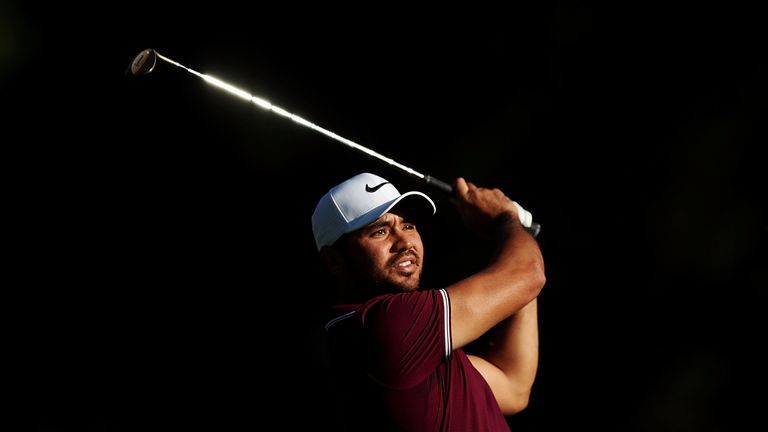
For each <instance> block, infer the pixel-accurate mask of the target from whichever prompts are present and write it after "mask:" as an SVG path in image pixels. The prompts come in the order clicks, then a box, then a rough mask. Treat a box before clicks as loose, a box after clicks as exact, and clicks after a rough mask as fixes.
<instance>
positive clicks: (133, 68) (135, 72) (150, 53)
mask: <svg viewBox="0 0 768 432" xmlns="http://www.w3.org/2000/svg"><path fill="white" fill-rule="evenodd" d="M157 59H160V60H163V61H165V62H167V63H170V64H172V65H174V66H176V67H179V68H181V69H184V70H185V71H187V72H189V73H190V74H192V75H195V76H196V77H198V78H201V79H203V80H204V81H206V82H207V83H209V84H211V85H213V86H215V87H218V88H220V89H222V90H224V91H227V92H229V93H231V94H233V95H235V96H238V97H240V98H242V99H245V100H246V101H250V102H252V103H254V104H256V105H258V106H260V107H261V108H264V109H266V110H270V111H272V112H274V113H276V114H279V115H281V116H283V117H287V118H289V119H291V120H293V121H294V122H296V123H298V124H300V125H301V126H304V127H307V128H310V129H312V130H315V131H317V132H320V133H321V134H323V135H325V136H327V137H329V138H332V139H334V140H336V141H338V142H340V143H342V144H344V145H346V146H348V147H350V148H352V149H354V150H357V151H360V152H362V153H364V154H367V155H368V156H371V157H373V158H376V159H378V160H379V161H381V162H384V163H386V164H388V165H390V166H393V167H395V168H397V169H400V170H401V171H404V172H405V173H407V174H409V175H411V176H413V177H416V178H419V179H421V180H424V182H426V183H427V184H428V185H430V186H433V187H435V188H437V189H440V190H442V191H443V192H446V193H448V194H451V195H453V192H454V190H453V186H452V185H450V184H449V183H446V182H444V181H442V180H439V179H436V178H435V177H432V176H430V175H427V174H422V173H420V172H418V171H416V170H414V169H412V168H409V167H407V166H405V165H403V164H401V163H398V162H397V161H395V160H393V159H391V158H388V157H386V156H384V155H382V154H380V153H378V152H376V151H374V150H371V149H369V148H367V147H365V146H362V145H360V144H358V143H356V142H354V141H352V140H349V139H347V138H344V137H342V136H340V135H338V134H336V133H334V132H331V131H329V130H327V129H325V128H323V127H320V126H318V125H316V124H314V123H312V122H310V121H308V120H306V119H304V118H302V117H299V116H297V115H295V114H292V113H290V112H288V111H286V110H284V109H283V108H280V107H278V106H276V105H273V104H272V103H270V102H269V101H267V100H265V99H262V98H260V97H258V96H254V95H252V94H250V93H248V92H246V91H244V90H241V89H239V88H237V87H235V86H233V85H231V84H227V83H225V82H223V81H221V80H219V79H217V78H214V77H212V76H209V75H206V74H203V73H200V72H197V71H195V70H193V69H190V68H188V67H186V66H184V65H182V64H181V63H178V62H176V61H173V60H171V59H169V58H168V57H165V56H163V55H161V54H160V53H158V52H157V51H155V50H154V49H151V48H148V49H145V50H143V51H141V52H140V53H139V54H138V55H137V56H136V57H135V58H134V59H133V61H131V63H130V64H129V65H128V68H127V69H126V71H125V73H126V75H129V76H131V75H132V76H141V75H146V74H148V73H150V72H152V71H153V70H154V69H155V66H156V64H157ZM515 205H516V206H517V210H518V216H519V217H520V222H521V223H522V224H523V226H524V227H525V228H526V229H527V230H528V231H529V232H530V233H531V234H532V235H533V236H534V237H535V236H538V234H539V231H541V225H539V224H538V223H536V222H534V221H533V216H532V215H531V213H530V212H529V211H527V210H525V209H524V208H523V207H522V206H520V204H518V203H517V202H515Z"/></svg>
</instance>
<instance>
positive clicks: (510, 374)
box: [447, 179, 545, 414]
mask: <svg viewBox="0 0 768 432" xmlns="http://www.w3.org/2000/svg"><path fill="white" fill-rule="evenodd" d="M456 198H457V200H456V202H457V208H458V210H459V213H460V214H461V215H462V218H463V219H464V222H465V224H466V225H467V227H468V228H469V229H470V230H472V231H474V232H475V233H477V234H479V235H481V236H484V237H486V238H491V239H492V240H494V241H495V242H496V245H497V250H496V253H495V254H494V255H493V258H492V260H491V262H490V263H489V264H488V265H487V266H486V267H485V268H484V269H482V270H481V271H479V272H478V273H476V274H474V275H472V276H470V277H468V278H466V279H463V280H461V281H459V282H457V283H455V284H453V285H451V286H449V287H448V288H447V292H448V294H449V296H450V301H451V333H452V335H451V336H452V341H453V348H454V349H456V348H460V347H463V346H465V345H467V344H468V343H470V342H472V341H474V340H476V339H477V338H479V337H480V336H482V335H483V334H485V333H486V332H487V331H488V330H490V329H491V328H493V327H494V326H497V325H499V330H500V334H499V335H497V339H496V340H495V343H496V346H495V347H494V349H492V350H490V351H488V353H487V354H485V355H483V356H482V358H481V357H470V360H471V361H472V364H473V365H474V366H475V368H476V369H477V370H478V371H479V372H480V373H481V374H482V375H483V377H484V378H485V379H486V381H487V382H488V383H489V385H490V386H491V389H492V390H493V393H494V396H495V397H496V400H497V401H498V402H499V406H500V407H501V409H502V411H503V412H504V413H505V414H512V413H514V412H517V411H520V410H521V409H522V408H525V406H526V405H527V402H528V394H529V392H530V388H531V385H532V384H533V379H534V377H535V374H536V368H537V364H538V322H537V312H536V297H537V296H538V295H539V292H540V291H541V289H542V287H543V286H544V283H545V276H544V260H543V258H542V256H541V251H540V250H539V246H538V243H537V242H536V240H535V239H534V238H533V237H532V236H531V235H530V234H529V233H528V232H527V231H526V230H525V229H524V228H523V226H522V225H521V224H520V221H519V219H518V216H517V208H516V206H515V205H514V203H513V202H512V201H511V200H510V199H509V198H508V197H507V196H506V195H504V193H503V192H501V191H500V190H498V189H485V188H478V187H476V186H474V185H473V184H471V183H467V182H465V181H464V180H463V179H458V180H457V181H456ZM502 322H503V323H502ZM499 323H502V324H499Z"/></svg>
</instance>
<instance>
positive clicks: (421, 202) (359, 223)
mask: <svg viewBox="0 0 768 432" xmlns="http://www.w3.org/2000/svg"><path fill="white" fill-rule="evenodd" d="M406 198H408V199H407V200H406V201H403V200H405V199H406ZM417 198H423V199H417ZM406 203H407V204H406ZM398 205H400V206H406V205H407V209H408V212H409V216H411V217H414V218H417V219H422V218H426V217H428V216H433V215H434V214H435V213H436V212H437V207H436V206H435V203H434V202H433V201H432V198H430V197H428V196H427V195H426V194H424V193H422V192H418V191H410V192H406V193H404V194H402V195H400V196H399V197H397V198H395V199H393V200H392V201H388V202H386V203H384V204H382V205H380V206H378V207H376V208H374V209H373V210H371V211H369V212H368V213H366V214H365V215H363V216H360V217H358V218H357V219H355V221H354V222H352V223H351V224H350V225H349V227H348V228H347V230H346V231H345V232H344V233H345V234H346V233H350V232H352V231H357V230H358V229H360V228H362V227H364V226H366V225H368V224H369V223H371V222H373V221H375V220H376V219H378V218H380V217H381V216H382V215H383V214H384V213H387V212H389V211H390V210H392V209H393V208H394V207H395V206H398Z"/></svg>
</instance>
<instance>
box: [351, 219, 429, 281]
mask: <svg viewBox="0 0 768 432" xmlns="http://www.w3.org/2000/svg"><path fill="white" fill-rule="evenodd" d="M398 213H399V212H394V213H386V214H384V215H383V216H381V217H380V218H378V219H377V220H376V221H374V222H373V223H371V224H369V225H367V226H365V227H363V228H361V229H359V230H357V231H355V232H352V233H349V234H348V239H347V240H348V243H347V245H348V248H347V251H348V252H349V253H348V254H347V255H348V260H349V263H350V268H349V269H348V271H350V272H353V273H354V274H355V276H356V277H357V278H360V279H362V280H364V281H366V282H370V283H372V284H373V285H375V286H384V287H387V288H388V291H395V292H408V291H415V290H416V289H418V288H419V279H420V278H421V271H422V259H423V257H424V245H423V244H422V242H421V236H420V235H419V233H418V231H417V230H416V225H415V224H414V223H413V222H411V221H410V220H408V219H406V218H403V216H401V215H400V214H398Z"/></svg>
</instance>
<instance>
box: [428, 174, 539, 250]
mask: <svg viewBox="0 0 768 432" xmlns="http://www.w3.org/2000/svg"><path fill="white" fill-rule="evenodd" d="M424 181H426V182H427V184H428V185H430V186H433V187H435V188H437V189H440V190H442V191H443V192H445V193H447V194H449V195H453V186H451V185H450V184H448V183H446V182H444V181H442V180H440V179H436V178H434V177H432V176H430V175H424ZM515 205H516V206H517V213H518V215H519V216H520V223H522V224H523V226H524V227H525V229H526V230H527V231H528V232H529V233H531V235H532V236H534V237H536V236H538V235H539V232H541V224H538V223H536V222H534V221H533V216H532V215H531V213H530V212H529V211H527V210H525V209H524V208H523V207H522V206H521V205H520V204H518V203H516V202H515Z"/></svg>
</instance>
